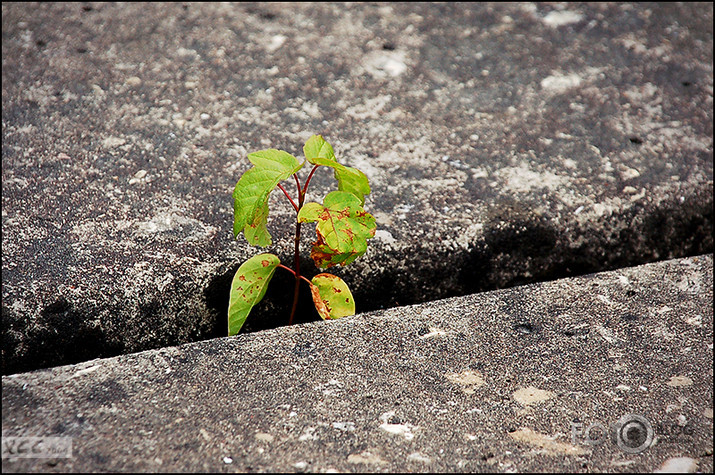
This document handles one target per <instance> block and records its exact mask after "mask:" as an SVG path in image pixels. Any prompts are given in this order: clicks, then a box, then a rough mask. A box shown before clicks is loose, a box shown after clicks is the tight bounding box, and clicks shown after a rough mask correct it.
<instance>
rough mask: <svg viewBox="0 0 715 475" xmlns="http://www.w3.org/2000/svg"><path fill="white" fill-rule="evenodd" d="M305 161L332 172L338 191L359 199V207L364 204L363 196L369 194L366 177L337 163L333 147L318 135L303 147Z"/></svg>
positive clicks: (354, 169) (358, 171)
mask: <svg viewBox="0 0 715 475" xmlns="http://www.w3.org/2000/svg"><path fill="white" fill-rule="evenodd" d="M303 153H304V154H305V158H306V160H308V161H309V162H310V163H312V164H313V165H322V166H326V167H330V168H332V169H333V170H334V175H335V179H336V180H338V191H347V192H348V193H352V194H354V195H355V196H357V197H358V198H359V199H360V205H364V204H365V195H369V194H370V183H369V181H368V179H367V176H365V174H364V173H363V172H361V171H360V170H358V169H357V168H352V167H346V166H345V165H342V164H340V163H338V162H337V160H336V159H335V152H334V151H333V147H332V146H331V145H330V144H329V143H328V142H327V141H326V140H325V139H324V138H323V137H321V136H320V135H313V136H312V137H311V138H309V139H308V141H307V142H306V143H305V145H304V146H303Z"/></svg>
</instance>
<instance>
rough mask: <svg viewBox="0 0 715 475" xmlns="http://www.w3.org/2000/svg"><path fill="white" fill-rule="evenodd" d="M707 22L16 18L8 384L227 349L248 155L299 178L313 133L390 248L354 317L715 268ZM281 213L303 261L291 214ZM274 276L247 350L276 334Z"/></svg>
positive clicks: (317, 186) (7, 231)
mask: <svg viewBox="0 0 715 475" xmlns="http://www.w3.org/2000/svg"><path fill="white" fill-rule="evenodd" d="M712 21H713V7H712V4H702V3H701V4H691V3H684V4H627V3H618V4H576V3H574V4H531V3H528V4H479V3H467V4H452V3H447V4H425V3H409V4H407V3H395V4H384V3H378V4H372V3H370V4H368V3H347V4H345V3H340V4H336V3H318V4H308V3H296V4H286V5H279V4H263V3H260V4H258V3H256V4H252V3H236V4H215V3H200V4H192V3H184V4H178V3H176V4H145V3H133V4H104V3H82V4H79V3H69V4H65V3H61V4H60V3H42V4H32V3H10V2H4V3H3V5H2V25H3V26H2V32H3V42H2V66H3V67H2V117H3V119H2V120H3V127H2V134H3V142H2V230H3V232H2V253H3V259H2V283H3V285H2V334H3V337H2V338H3V345H2V366H3V374H9V373H14V372H22V371H27V370H30V369H35V368H40V367H48V366H55V365H58V364H66V363H72V362H79V361H84V360H88V359H91V358H96V357H106V356H113V355H117V354H122V353H129V352H133V351H139V350H145V349H150V348H159V347H162V346H167V345H176V344H180V343H185V342H189V341H196V340H200V339H205V338H210V337H215V336H220V335H225V334H226V321H225V320H226V318H225V310H226V306H227V302H228V288H229V285H230V279H231V276H232V273H233V272H234V271H235V269H236V268H237V267H238V266H239V265H240V263H241V262H243V261H244V260H245V259H246V258H248V257H250V256H251V255H254V254H255V253H257V252H259V250H258V249H255V248H252V247H250V246H248V245H247V244H246V242H245V240H243V238H239V239H238V240H237V241H233V239H232V233H231V227H232V219H233V217H232V199H231V192H232V190H233V186H234V185H235V183H236V181H238V179H239V177H240V175H241V174H242V173H243V171H245V170H246V169H247V168H248V167H249V162H248V160H247V159H246V154H247V153H249V152H252V151H256V150H259V149H263V148H268V147H275V148H280V149H285V150H288V151H291V152H293V153H294V154H296V155H298V156H299V157H300V154H301V147H302V144H303V142H304V141H305V139H307V138H308V137H309V136H310V135H311V134H315V133H318V134H322V135H324V136H325V137H326V139H327V140H329V141H330V142H331V143H332V144H333V146H334V147H335V150H336V152H337V154H338V157H339V158H340V159H341V160H342V161H343V162H344V163H346V164H348V165H350V166H355V167H358V168H360V169H361V170H363V171H364V172H365V173H366V174H367V175H368V177H369V178H370V181H371V184H372V190H373V192H372V194H371V195H370V196H369V197H368V199H367V203H366V209H367V210H368V211H369V212H371V213H373V214H374V215H375V217H376V218H377V220H378V226H379V228H378V229H379V230H378V234H377V237H376V238H375V239H374V240H373V241H372V244H371V246H370V247H369V249H368V253H367V254H366V255H365V256H364V257H362V258H361V259H359V260H358V261H356V263H355V264H353V265H352V266H351V267H348V268H346V269H345V270H344V271H343V272H341V276H342V277H343V278H344V279H345V280H346V281H347V282H348V284H349V285H350V286H351V288H352V289H353V293H354V295H355V298H356V301H357V306H358V311H362V312H365V311H370V310H375V309H380V308H386V307H391V306H396V305H405V304H411V303H417V302H423V301H427V300H433V299H438V298H443V297H449V296H455V295H463V294H468V293H472V292H477V291H483V290H489V289H495V288H503V287H508V286H512V285H517V284H523V283H527V282H534V281H543V280H550V279H555V278H558V277H563V276H570V275H577V274H583V273H588V272H595V271H598V270H605V269H614V268H618V267H624V266H629V265H635V264H639V263H644V262H649V261H655V260H660V259H667V258H672V257H682V256H688V255H697V254H703V253H710V252H712V249H713V240H712V206H713V201H712V195H713V192H712V186H713V182H712V177H713V173H712V165H713V155H712V152H713V148H712V130H713V129H712V110H713V102H712V90H713V80H712V78H713V76H712V57H713V56H712V45H713V41H712V38H713V35H712V32H713V30H712ZM331 175H332V174H331V173H330V172H326V173H322V172H321V173H318V174H317V176H316V179H315V180H314V181H313V188H312V189H311V193H310V196H309V198H310V199H320V198H321V197H322V195H323V194H325V192H327V191H330V190H331V189H333V180H332V176H331ZM271 208H272V213H273V217H272V218H271V221H270V222H269V229H270V231H271V233H272V234H273V236H274V237H275V242H276V244H275V246H273V247H272V248H271V249H269V250H270V251H272V252H274V253H276V254H278V255H279V256H281V257H282V258H283V259H284V261H286V262H289V261H290V255H291V249H290V248H291V232H292V231H291V230H292V227H293V226H292V224H291V223H292V220H293V219H294V216H293V211H292V209H291V207H290V206H289V205H287V203H284V202H283V201H282V200H281V196H280V195H279V194H274V196H273V199H272V201H271ZM310 239H311V236H310V233H306V236H305V241H304V255H305V256H306V258H307V255H308V249H309V245H308V243H309V241H310ZM304 268H305V269H306V270H308V271H309V272H310V271H311V269H310V267H309V263H308V262H306V263H305V264H304ZM281 278H282V279H283V281H280V280H278V281H276V284H275V286H274V288H273V289H272V290H270V291H269V295H268V296H267V299H266V301H265V303H264V304H263V306H262V307H260V308H258V309H256V310H255V313H254V314H253V315H252V316H251V317H249V321H248V323H247V330H251V329H253V330H257V329H261V328H266V327H275V326H277V325H282V324H284V323H285V322H286V320H287V315H288V307H289V305H290V302H289V301H288V300H289V299H287V298H285V297H284V296H285V295H286V294H289V292H285V291H284V288H285V287H289V286H290V279H289V278H288V277H286V276H283V277H281ZM304 300H306V299H304ZM301 318H302V319H303V321H307V320H311V319H317V316H316V315H314V314H313V313H310V311H309V308H306V309H304V310H303V311H302V312H301Z"/></svg>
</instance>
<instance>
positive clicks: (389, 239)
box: [375, 229, 396, 244]
mask: <svg viewBox="0 0 715 475" xmlns="http://www.w3.org/2000/svg"><path fill="white" fill-rule="evenodd" d="M375 239H378V240H380V241H383V242H385V243H387V244H392V243H394V242H396V239H395V238H394V237H393V236H392V233H391V232H390V231H386V230H384V229H378V230H377V231H375Z"/></svg>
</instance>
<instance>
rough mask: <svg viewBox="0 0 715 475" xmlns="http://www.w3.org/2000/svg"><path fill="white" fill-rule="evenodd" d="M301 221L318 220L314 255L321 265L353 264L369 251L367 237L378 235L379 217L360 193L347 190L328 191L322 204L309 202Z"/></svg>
mask: <svg viewBox="0 0 715 475" xmlns="http://www.w3.org/2000/svg"><path fill="white" fill-rule="evenodd" d="M298 221H299V222H301V223H305V222H313V221H315V222H317V227H316V231H317V235H318V240H317V241H316V242H315V243H313V249H312V250H311V253H310V256H311V257H312V258H313V260H314V261H315V264H316V265H317V266H318V267H320V268H327V267H332V266H334V265H337V264H341V265H343V266H346V265H348V264H350V263H351V262H353V261H354V260H355V259H357V258H358V257H360V256H361V255H363V254H364V253H365V251H366V250H367V240H368V239H370V238H372V237H374V236H375V229H376V225H375V218H374V217H373V216H372V215H371V214H370V213H368V212H366V211H365V210H364V209H363V208H362V205H361V203H360V199H359V198H358V197H356V196H355V195H353V194H352V193H348V192H345V191H333V192H331V193H328V195H327V196H326V197H325V199H324V200H323V204H322V205H321V204H319V203H314V202H311V203H306V204H305V205H303V207H302V208H301V209H300V212H299V213H298Z"/></svg>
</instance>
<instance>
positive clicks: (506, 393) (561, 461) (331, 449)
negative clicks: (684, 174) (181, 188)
mask: <svg viewBox="0 0 715 475" xmlns="http://www.w3.org/2000/svg"><path fill="white" fill-rule="evenodd" d="M712 299H713V256H712V254H710V255H703V256H698V257H692V258H687V259H676V260H670V261H664V262H660V263H656V264H648V265H643V266H640V267H634V268H625V269H620V270H617V271H612V272H605V273H599V274H594V275H587V276H584V277H579V278H569V279H563V280H558V281H552V282H546V283H538V284H530V285H526V286H521V287H515V288H511V289H505V290H498V291H492V292H487V293H481V294H475V295H470V296H465V297H454V298H450V299H445V300H440V301H434V302H430V303H425V304H421V305H414V306H405V307H399V308H391V309H387V310H381V311H376V312H372V313H369V314H363V315H358V316H354V317H347V318H344V319H341V320H336V321H329V322H315V323H307V324H304V325H295V326H291V327H283V328H278V329H274V330H267V331H264V332H257V333H250V334H243V335H238V336H236V337H230V338H229V337H225V338H218V339H214V340H210V341H204V342H198V343H191V344H186V345H182V346H177V347H171V348H163V349H158V350H151V351H146V352H142V353H136V354H132V355H123V356H119V357H114V358H109V359H96V360H92V361H87V362H84V363H80V364H76V365H68V366H61V367H55V368H52V369H43V370H37V371H34V372H30V373H23V374H15V375H11V376H3V378H2V435H3V444H5V443H6V442H5V441H7V440H9V439H8V438H9V437H23V436H24V437H29V436H35V437H49V436H59V437H69V438H71V446H72V456H71V457H70V458H54V459H9V458H8V459H3V461H2V470H3V472H15V471H57V472H65V471H121V472H131V471H140V472H143V471H180V472H192V471H216V472H233V471H238V472H249V471H255V472H263V471H271V472H284V471H285V472H302V471H309V472H318V473H320V472H332V471H346V472H366V471H367V472H388V471H389V472H412V471H415V472H430V471H437V472H456V471H460V472H461V471H464V472H481V471H490V472H491V471H494V472H514V471H518V472H535V471H547V472H551V471H553V472H566V471H568V472H652V471H654V470H656V469H659V468H663V469H670V470H673V469H678V470H681V469H688V470H689V471H693V470H697V471H701V472H704V473H707V472H712V470H713V458H712V457H713V455H712V454H713V419H712V417H713V366H712V361H713V306H712V303H713V300H712ZM629 414H634V415H639V416H642V417H645V418H646V420H647V421H648V423H649V424H651V426H652V428H653V429H654V432H655V436H654V439H653V441H654V442H653V445H652V446H650V447H648V448H646V449H645V451H643V452H641V453H637V454H629V453H626V452H624V451H622V450H621V449H620V448H619V447H618V445H617V444H616V443H614V442H612V441H610V440H603V443H601V444H600V445H595V446H589V445H587V444H586V443H585V442H584V441H585V438H584V435H583V434H590V435H591V437H592V439H593V440H599V439H598V436H596V435H595V432H593V431H594V429H589V428H590V427H591V426H593V427H599V426H598V425H597V424H603V427H607V426H608V425H610V424H615V423H616V422H617V421H618V420H619V419H620V418H622V417H624V416H628V415H629ZM574 428H575V429H574ZM587 429H588V430H587ZM573 430H575V433H576V438H575V439H572V431H573Z"/></svg>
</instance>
